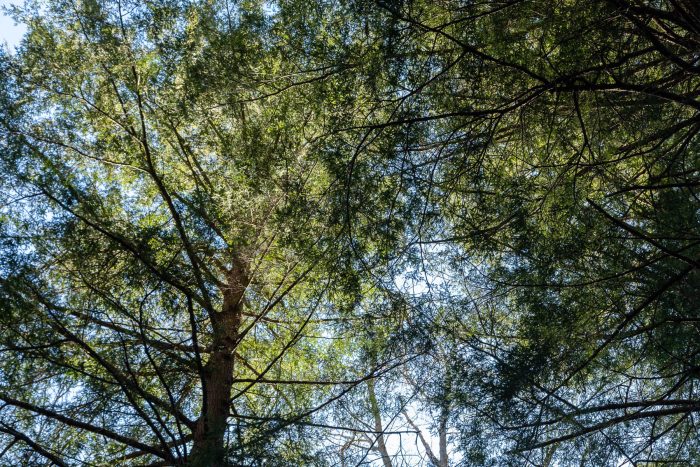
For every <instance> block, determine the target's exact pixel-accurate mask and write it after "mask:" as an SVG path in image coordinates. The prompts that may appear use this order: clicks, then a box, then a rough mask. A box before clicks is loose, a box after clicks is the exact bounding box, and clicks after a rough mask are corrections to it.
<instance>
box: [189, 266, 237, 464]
mask: <svg viewBox="0 0 700 467" xmlns="http://www.w3.org/2000/svg"><path fill="white" fill-rule="evenodd" d="M247 285H248V279H247V277H246V274H245V270H244V268H243V266H242V265H240V264H239V265H236V267H234V269H233V270H232V271H231V273H230V275H229V280H228V288H227V289H226V290H224V291H223V295H224V301H223V306H222V309H221V311H220V312H218V313H214V314H213V315H212V316H211V321H212V328H213V335H212V350H211V353H210V355H209V360H208V361H207V363H206V365H205V366H204V375H203V378H202V379H203V381H202V383H203V386H204V387H203V389H204V391H203V400H202V414H201V415H200V417H199V419H198V420H197V427H196V429H195V432H194V442H193V446H192V452H191V453H190V456H189V464H190V465H192V466H197V467H209V466H212V467H213V466H217V467H218V466H223V465H225V457H226V452H225V444H224V438H225V436H226V426H227V420H228V416H229V412H230V405H231V387H232V385H233V364H234V358H233V355H234V350H235V345H236V340H237V338H238V331H239V327H240V324H241V314H242V311H243V293H244V292H245V288H246V287H247Z"/></svg>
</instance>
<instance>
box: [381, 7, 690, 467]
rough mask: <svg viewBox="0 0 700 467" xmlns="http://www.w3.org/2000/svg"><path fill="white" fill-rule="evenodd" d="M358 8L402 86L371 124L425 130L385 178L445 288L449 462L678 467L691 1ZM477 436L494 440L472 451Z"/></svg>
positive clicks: (682, 417) (686, 370)
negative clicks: (451, 417)
mask: <svg viewBox="0 0 700 467" xmlns="http://www.w3.org/2000/svg"><path fill="white" fill-rule="evenodd" d="M377 11H378V14H381V13H379V12H383V13H384V16H383V18H384V24H385V27H386V28H387V30H392V31H394V33H395V34H396V36H397V37H396V38H395V39H394V40H393V42H392V45H391V47H388V48H387V49H386V54H387V57H388V59H389V60H394V61H395V62H396V63H398V64H399V65H397V69H400V71H399V72H397V77H398V78H400V86H399V87H397V96H398V97H397V99H396V101H395V102H396V107H395V109H394V113H393V114H392V118H391V119H388V120H385V121H381V122H377V123H376V124H375V125H374V128H375V129H376V131H380V130H381V129H384V128H394V127H401V128H404V129H405V128H413V129H414V130H413V131H414V132H415V133H420V134H423V135H425V136H424V137H421V140H420V141H419V142H417V143H413V144H410V145H406V146H404V147H403V148H402V149H403V155H402V158H403V160H405V161H406V162H405V164H404V166H402V167H408V169H404V170H403V171H402V174H405V175H403V176H404V178H405V180H406V182H405V183H404V184H403V185H410V186H412V190H413V193H419V198H420V201H419V204H421V209H419V210H418V214H417V217H418V219H417V220H414V222H413V225H416V226H419V230H418V231H417V232H416V234H415V236H414V237H413V239H412V242H411V245H413V246H414V248H415V249H419V250H420V251H421V262H423V263H424V264H425V263H427V265H424V266H420V267H421V268H423V269H425V270H428V271H431V272H430V273H429V274H428V277H427V279H426V282H428V283H430V282H433V283H434V284H436V286H438V287H436V288H435V289H434V290H432V291H429V292H430V294H431V296H432V297H436V298H439V294H438V293H437V292H438V291H439V288H440V287H439V286H440V285H443V286H444V285H445V284H447V285H448V287H447V289H448V290H446V293H448V294H449V296H450V298H449V299H448V302H450V303H451V304H452V306H451V307H450V309H451V311H450V312H449V313H448V314H445V315H443V316H442V317H439V316H435V319H434V320H433V324H434V325H435V326H437V327H442V328H444V329H445V331H447V332H449V333H451V335H452V336H453V339H455V341H456V342H457V343H458V346H459V347H461V349H462V351H461V355H460V353H459V352H458V353H457V354H456V355H457V358H456V359H455V362H454V364H455V367H456V369H457V370H456V371H457V372H458V373H461V374H462V376H461V378H459V379H458V382H457V384H456V386H455V390H456V391H457V392H458V393H461V394H462V396H461V397H460V399H461V403H460V407H461V409H462V418H461V422H459V423H461V425H462V426H461V432H462V434H463V437H462V442H463V446H464V451H463V452H465V453H468V452H475V451H473V449H472V448H478V449H477V451H480V452H481V453H482V454H483V455H481V456H480V457H479V455H477V457H476V458H475V459H478V460H475V462H477V461H478V462H483V463H488V462H489V455H490V456H491V462H495V463H497V464H500V463H506V462H511V461H512V462H513V463H514V464H516V465H522V463H528V465H530V464H533V465H542V464H545V465H551V464H552V463H560V464H562V465H564V464H565V463H566V462H571V463H576V464H577V465H578V463H585V464H591V465H609V464H615V463H619V462H630V463H635V462H641V461H646V462H652V463H653V462H656V461H658V462H665V461H674V462H692V461H693V459H697V455H698V452H697V449H698V446H697V442H696V440H697V428H696V426H695V423H694V417H695V414H696V413H697V410H698V408H699V406H698V393H697V366H698V360H697V358H698V353H699V351H700V349H699V348H698V346H697V335H698V333H697V326H696V325H697V320H698V312H699V310H698V286H699V285H700V283H699V280H700V278H699V276H698V271H697V268H698V265H700V263H698V260H699V259H700V257H699V256H698V253H699V251H698V238H699V230H700V223H699V218H698V215H697V213H698V197H697V186H698V183H699V181H698V170H699V167H700V166H699V165H698V164H699V160H698V157H699V156H698V136H697V134H698V129H699V127H698V110H699V109H700V102H699V101H698V100H697V87H698V85H700V81H698V71H699V70H700V68H698V61H697V60H698V59H697V52H696V51H697V46H698V41H699V40H700V39H699V36H698V31H699V30H700V18H699V17H698V14H697V8H696V7H695V6H694V5H691V4H690V3H689V2H680V1H679V2H675V1H668V2H667V1H661V2H641V1H639V2H638V1H595V2H588V1H571V2H554V1H552V2H550V1H517V0H516V1H509V2H482V3H474V4H472V3H467V4H464V3H462V2H440V3H435V2H420V1H414V2H406V3H403V4H393V3H390V2H382V3H380V4H379V5H378V6H377ZM406 131H409V130H406ZM443 289H444V287H443ZM475 360H476V362H478V363H476V364H475ZM489 418H490V419H491V420H492V422H491V423H489V422H488V421H487V420H488V419H489ZM484 423H486V424H487V425H490V428H489V429H488V430H486V431H485V432H486V433H489V434H491V435H493V434H495V437H496V438H498V441H496V440H494V439H493V438H492V439H490V440H488V439H487V440H486V443H484V438H483V435H480V434H479V433H480V432H481V433H483V432H484V430H482V429H480V428H479V427H483V426H484ZM468 426H473V427H476V429H474V430H470V429H468V428H467V427H468ZM470 433H471V435H470ZM472 435H473V436H472ZM508 452H510V455H509V454H508ZM509 456H512V457H509ZM508 459H510V460H508Z"/></svg>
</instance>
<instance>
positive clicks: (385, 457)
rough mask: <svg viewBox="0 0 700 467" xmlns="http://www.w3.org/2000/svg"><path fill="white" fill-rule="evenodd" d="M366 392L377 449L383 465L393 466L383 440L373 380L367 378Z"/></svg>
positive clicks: (386, 466)
mask: <svg viewBox="0 0 700 467" xmlns="http://www.w3.org/2000/svg"><path fill="white" fill-rule="evenodd" d="M367 392H368V393H369V404H370V410H371V411H372V416H373V417H374V430H375V431H376V432H377V433H376V434H377V449H378V450H379V454H380V455H381V456H382V463H383V464H384V467H393V465H392V463H391V457H390V456H389V451H388V450H387V449H386V443H385V442H384V428H382V414H381V412H380V410H379V404H378V403H377V395H376V393H375V391H374V380H373V379H368V380H367Z"/></svg>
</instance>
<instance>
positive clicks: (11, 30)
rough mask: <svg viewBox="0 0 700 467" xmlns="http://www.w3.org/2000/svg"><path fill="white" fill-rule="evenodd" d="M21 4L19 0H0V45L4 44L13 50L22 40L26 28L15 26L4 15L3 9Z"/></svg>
mask: <svg viewBox="0 0 700 467" xmlns="http://www.w3.org/2000/svg"><path fill="white" fill-rule="evenodd" d="M18 3H21V0H0V7H2V8H1V9H0V43H5V44H7V45H9V46H10V49H13V48H14V47H15V46H16V45H17V44H18V43H19V41H20V39H21V38H22V35H23V34H24V32H25V31H26V28H25V27H24V26H22V25H16V24H15V22H14V20H13V19H12V18H9V17H8V16H7V14H6V12H5V11H4V10H5V7H7V6H9V5H12V4H18Z"/></svg>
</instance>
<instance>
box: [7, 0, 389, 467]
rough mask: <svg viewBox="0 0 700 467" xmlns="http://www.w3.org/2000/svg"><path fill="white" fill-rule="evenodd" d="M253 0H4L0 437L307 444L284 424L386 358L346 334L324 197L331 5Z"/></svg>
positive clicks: (331, 108)
mask: <svg viewBox="0 0 700 467" xmlns="http://www.w3.org/2000/svg"><path fill="white" fill-rule="evenodd" d="M270 8H271V7H269V6H267V5H266V4H265V3H264V2H250V3H246V4H241V5H235V6H234V5H228V3H227V2H222V3H201V4H200V3H191V4H180V3H176V2H159V3H147V4H146V3H142V2H128V1H127V2H123V1H117V2H96V1H86V2H72V1H65V2H64V1H56V2H45V3H44V4H43V5H42V6H41V7H38V6H36V7H32V6H31V5H28V6H27V7H26V8H25V9H23V10H18V11H17V13H16V14H17V15H18V16H19V17H20V18H22V19H23V20H24V21H25V22H27V23H28V24H29V26H30V29H29V33H28V35H27V37H26V38H25V40H24V42H23V44H22V47H21V49H20V51H19V52H18V54H17V55H7V54H5V55H3V57H2V70H3V73H2V79H3V85H2V99H3V105H2V117H1V122H2V135H3V139H2V141H3V148H2V152H3V158H2V164H3V169H2V170H3V173H4V174H6V175H7V177H5V178H4V179H3V182H2V190H0V191H2V193H3V195H2V197H3V201H2V204H3V212H2V216H3V217H2V238H3V242H4V243H3V248H2V255H3V264H4V266H3V268H2V275H1V279H0V280H1V282H0V285H1V287H0V290H1V292H0V293H2V313H1V315H0V316H1V319H2V323H3V326H2V332H1V333H0V340H1V341H2V349H3V352H4V353H6V354H7V355H8V356H9V358H7V359H6V360H4V361H3V364H2V370H0V378H1V379H0V381H2V391H1V392H0V399H1V400H2V402H3V409H2V412H1V417H2V418H1V419H0V431H1V432H2V433H4V434H5V435H7V436H6V438H5V439H6V440H7V442H8V443H9V444H7V445H6V447H5V452H4V454H5V455H7V456H9V457H8V459H11V460H14V461H16V462H21V461H20V460H19V459H21V458H22V457H21V456H22V455H23V454H22V452H23V451H22V450H23V449H29V450H31V451H33V452H34V453H36V454H38V455H39V456H43V457H44V458H45V459H46V460H47V461H50V462H53V463H56V464H59V465H65V464H74V463H81V462H90V463H107V462H109V463H111V462H122V463H136V464H144V463H158V462H160V463H162V464H168V465H172V464H183V463H186V464H188V465H223V464H224V463H227V462H229V463H234V464H236V465H239V464H254V463H259V464H262V463H265V465H272V463H281V464H283V465H289V464H290V463H292V464H302V463H304V462H311V461H310V459H313V458H314V453H315V452H316V451H319V452H322V451H323V448H324V446H323V445H321V446H317V447H314V446H313V438H312V436H311V435H309V434H307V435H302V432H300V431H299V429H296V428H294V427H293V425H294V426H303V423H304V422H307V423H308V422H309V418H310V417H311V416H312V415H313V414H314V413H315V412H316V411H321V410H323V408H324V407H326V406H328V405H329V404H331V403H332V402H333V401H334V400H336V399H338V398H339V397H341V396H342V395H343V394H344V393H347V392H348V391H350V390H351V389H352V388H354V387H355V386H357V385H360V384H362V383H363V382H364V381H365V380H367V379H368V378H371V377H375V376H376V374H377V373H378V372H380V371H382V370H384V369H385V366H386V365H387V362H381V361H377V364H376V365H375V366H373V367H372V368H368V369H367V373H363V374H358V372H357V371H355V370H354V367H353V363H352V358H353V355H352V353H351V352H348V351H347V349H346V348H345V347H344V344H343V343H342V341H340V340H339V339H340V338H342V337H343V336H344V335H345V334H346V333H347V332H348V331H349V329H348V328H347V327H346V328H343V327H341V326H340V325H341V324H342V323H343V322H345V321H352V320H355V319H358V318H359V317H360V316H361V314H362V311H361V310H359V309H358V308H357V307H355V303H356V302H357V296H358V294H359V293H360V292H361V291H362V286H361V282H360V276H359V275H358V273H356V272H355V271H353V268H352V267H348V265H347V262H344V261H343V257H344V255H346V254H347V252H346V249H345V248H344V247H343V244H342V239H340V233H341V232H342V230H343V228H344V224H343V223H342V222H338V220H337V218H338V216H339V215H342V214H339V212H340V209H338V208H336V207H335V206H334V205H333V204H332V203H331V200H333V197H334V196H335V194H336V191H335V190H336V188H335V185H337V184H338V181H337V177H338V174H337V173H334V172H333V166H332V158H333V157H334V153H333V152H332V150H331V149H329V148H330V146H329V145H328V135H329V134H332V132H331V131H330V129H331V128H332V127H333V125H334V124H335V123H334V122H336V121H340V120H342V119H344V118H348V115H351V114H350V112H356V111H357V109H358V104H357V103H356V101H359V100H360V98H361V95H351V94H349V93H347V92H345V93H344V94H339V93H338V92H339V91H342V90H343V89H342V86H341V84H342V85H346V84H345V83H346V82H347V81H344V80H347V79H348V75H347V74H343V75H342V76H339V75H341V74H342V73H344V72H345V70H346V69H347V67H348V64H347V63H348V62H347V60H343V59H344V58H345V57H334V54H339V53H340V52H339V51H338V50H339V49H338V47H335V46H334V45H333V41H334V40H336V38H337V37H339V36H340V34H341V32H342V31H338V28H339V27H340V26H339V23H338V21H339V20H338V19H336V20H335V23H334V22H326V20H324V19H323V18H324V15H326V14H328V13H329V11H331V10H332V8H333V7H332V6H328V7H324V6H323V5H320V4H319V5H309V4H304V3H303V2H297V3H295V2H291V3H289V4H285V5H280V7H279V8H280V9H279V10H278V11H275V10H274V9H272V10H271V9H270ZM306 28H311V32H309V31H308V30H307V29H306ZM323 31H327V38H326V39H319V37H321V36H322V35H323V34H324V33H323ZM310 35H313V37H314V42H311V41H309V40H308V37H309V36H310ZM351 40H352V38H351ZM317 83H318V84H317ZM288 89H292V90H293V92H287V90H288ZM330 103H333V104H334V105H330ZM349 118H350V119H351V118H352V117H349ZM342 174H343V175H344V173H342ZM338 193H340V190H339V189H338ZM343 212H345V211H343ZM336 382H337V384H336ZM299 423H302V425H299ZM304 436H308V439H304ZM36 459H37V458H36V457H32V461H31V462H38V461H37V460H36ZM26 462H30V461H29V460H26Z"/></svg>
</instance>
